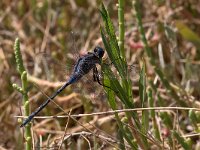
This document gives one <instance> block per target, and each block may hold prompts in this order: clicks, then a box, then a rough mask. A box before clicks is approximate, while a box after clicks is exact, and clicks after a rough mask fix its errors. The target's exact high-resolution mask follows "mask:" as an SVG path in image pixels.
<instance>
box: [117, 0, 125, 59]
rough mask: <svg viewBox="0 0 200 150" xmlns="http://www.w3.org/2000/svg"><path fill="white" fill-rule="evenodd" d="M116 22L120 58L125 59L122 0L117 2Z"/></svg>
mask: <svg viewBox="0 0 200 150" xmlns="http://www.w3.org/2000/svg"><path fill="white" fill-rule="evenodd" d="M118 20H119V40H118V44H119V48H120V52H121V55H122V57H123V58H124V59H125V52H124V0H118Z"/></svg>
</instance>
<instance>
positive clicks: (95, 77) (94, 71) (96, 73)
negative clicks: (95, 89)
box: [93, 66, 118, 93]
mask: <svg viewBox="0 0 200 150" xmlns="http://www.w3.org/2000/svg"><path fill="white" fill-rule="evenodd" d="M93 79H94V81H95V82H98V84H99V85H101V86H103V87H106V88H109V89H111V90H112V91H114V92H115V93H118V92H117V91H115V90H113V89H112V88H111V87H109V86H107V85H105V84H103V83H101V81H100V79H99V72H98V70H97V67H96V66H95V67H94V68H93Z"/></svg>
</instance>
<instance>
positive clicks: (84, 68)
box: [20, 46, 110, 127]
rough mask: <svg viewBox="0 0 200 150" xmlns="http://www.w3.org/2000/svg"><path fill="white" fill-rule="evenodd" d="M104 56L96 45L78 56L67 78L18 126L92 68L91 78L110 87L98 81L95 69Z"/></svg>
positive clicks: (26, 121)
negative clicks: (91, 50)
mask: <svg viewBox="0 0 200 150" xmlns="http://www.w3.org/2000/svg"><path fill="white" fill-rule="evenodd" d="M103 56H104V50H103V48H101V47H99V46H97V47H95V48H94V50H93V52H88V53H87V54H86V55H84V56H82V57H80V58H79V59H78V61H77V62H76V64H75V66H74V70H73V73H72V74H71V76H70V78H69V80H68V81H67V82H65V84H64V85H63V86H62V87H60V88H59V89H58V90H57V91H56V92H55V93H54V94H53V95H52V96H50V97H49V98H48V99H47V100H46V101H45V102H44V103H42V104H41V105H40V106H39V107H38V108H37V109H36V110H35V111H34V112H32V113H31V114H30V115H29V116H28V118H27V119H25V120H24V121H23V123H22V124H21V125H20V127H24V126H26V125H27V124H28V123H29V122H31V120H32V119H33V118H34V116H36V115H37V114H38V113H39V112H40V111H41V110H42V109H44V108H45V107H46V106H47V105H48V103H49V102H50V101H51V100H53V99H54V98H55V97H56V96H57V95H59V94H60V93H61V92H62V91H63V90H64V89H65V88H66V87H67V86H69V85H71V84H73V83H75V82H77V81H79V80H80V79H81V78H82V77H83V76H84V75H86V74H88V73H89V72H90V71H91V70H93V80H94V81H96V82H98V83H99V84H100V85H101V86H104V87H107V88H110V87H109V86H106V85H104V84H103V83H101V82H100V78H99V73H98V70H97V64H99V65H100V64H101V61H102V57H103Z"/></svg>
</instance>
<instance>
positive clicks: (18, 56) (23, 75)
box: [13, 38, 32, 150]
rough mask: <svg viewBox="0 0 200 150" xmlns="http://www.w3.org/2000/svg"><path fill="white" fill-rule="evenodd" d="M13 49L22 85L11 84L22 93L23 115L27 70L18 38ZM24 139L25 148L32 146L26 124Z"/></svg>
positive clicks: (26, 95) (26, 106)
mask: <svg viewBox="0 0 200 150" xmlns="http://www.w3.org/2000/svg"><path fill="white" fill-rule="evenodd" d="M14 51H15V59H16V64H17V70H18V72H19V74H20V76H21V81H22V87H21V88H20V87H18V86H16V85H15V84H13V87H14V88H15V89H17V90H18V91H19V89H20V93H22V95H23V106H24V110H25V112H24V113H25V116H29V101H28V94H27V84H28V81H27V72H26V71H25V69H24V65H23V60H22V55H21V51H20V42H19V39H18V38H17V39H16V40H15V45H14ZM25 139H26V150H31V146H32V138H31V125H30V124H28V125H27V126H26V127H25Z"/></svg>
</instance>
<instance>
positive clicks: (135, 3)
mask: <svg viewBox="0 0 200 150" xmlns="http://www.w3.org/2000/svg"><path fill="white" fill-rule="evenodd" d="M132 4H133V8H134V10H135V11H134V12H135V16H136V20H137V23H138V28H139V31H140V35H141V39H142V42H143V44H144V48H145V52H146V53H147V56H148V57H149V59H150V63H151V65H152V66H153V68H154V71H155V72H156V74H157V75H158V76H159V77H160V80H161V81H162V83H163V85H164V86H165V88H166V89H167V90H168V91H169V93H170V95H171V96H172V97H173V98H174V99H175V100H176V101H177V103H178V104H179V105H180V106H183V107H187V104H186V103H185V102H184V101H182V100H180V99H179V97H178V95H177V93H176V92H175V91H174V90H173V88H172V87H171V86H170V83H169V82H168V80H167V78H166V77H165V76H164V74H163V72H162V71H161V70H160V69H159V68H158V67H157V66H156V63H155V61H154V58H153V55H152V49H151V48H150V47H149V45H148V42H147V39H146V37H145V32H144V28H143V24H142V17H141V13H140V11H139V10H140V7H139V3H138V0H133V1H132Z"/></svg>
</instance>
